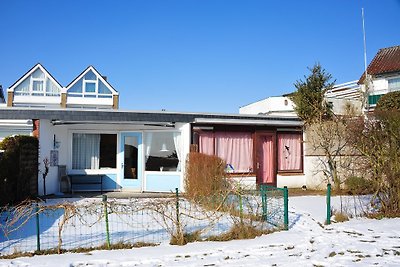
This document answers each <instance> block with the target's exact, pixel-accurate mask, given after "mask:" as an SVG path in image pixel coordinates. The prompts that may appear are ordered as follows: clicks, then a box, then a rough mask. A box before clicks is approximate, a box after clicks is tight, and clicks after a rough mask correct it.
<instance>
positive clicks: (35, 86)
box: [32, 80, 44, 92]
mask: <svg viewBox="0 0 400 267" xmlns="http://www.w3.org/2000/svg"><path fill="white" fill-rule="evenodd" d="M32 91H33V92H43V91H44V81H43V80H33V81H32Z"/></svg>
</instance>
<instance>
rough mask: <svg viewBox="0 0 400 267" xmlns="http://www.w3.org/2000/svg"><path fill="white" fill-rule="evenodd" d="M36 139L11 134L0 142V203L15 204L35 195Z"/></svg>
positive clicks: (36, 178)
mask: <svg viewBox="0 0 400 267" xmlns="http://www.w3.org/2000/svg"><path fill="white" fill-rule="evenodd" d="M38 144H39V142H38V139H37V138H36V137H32V136H23V135H17V136H11V137H7V138H5V139H4V140H3V141H2V142H1V143H0V149H1V150H4V152H3V155H2V157H1V158H0V205H1V206H4V205H7V204H15V203H17V202H20V201H22V200H25V199H27V198H32V197H36V196H37V191H38V185H37V183H38Z"/></svg>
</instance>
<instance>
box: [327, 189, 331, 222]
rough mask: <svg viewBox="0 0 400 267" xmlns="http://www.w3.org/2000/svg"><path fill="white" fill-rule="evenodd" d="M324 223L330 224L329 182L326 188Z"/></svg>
mask: <svg viewBox="0 0 400 267" xmlns="http://www.w3.org/2000/svg"><path fill="white" fill-rule="evenodd" d="M326 224H331V184H328V185H327V188H326Z"/></svg>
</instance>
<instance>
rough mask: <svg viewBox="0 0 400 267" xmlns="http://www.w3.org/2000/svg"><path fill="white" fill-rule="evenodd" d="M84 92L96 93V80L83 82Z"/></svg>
mask: <svg viewBox="0 0 400 267" xmlns="http://www.w3.org/2000/svg"><path fill="white" fill-rule="evenodd" d="M85 92H86V93H96V82H85Z"/></svg>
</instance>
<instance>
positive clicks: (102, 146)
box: [72, 133, 117, 170]
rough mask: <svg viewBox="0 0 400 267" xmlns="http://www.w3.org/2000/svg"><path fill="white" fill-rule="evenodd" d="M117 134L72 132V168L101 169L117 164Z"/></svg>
mask: <svg viewBox="0 0 400 267" xmlns="http://www.w3.org/2000/svg"><path fill="white" fill-rule="evenodd" d="M116 155H117V135H116V134H87V133H74V134H73V136H72V169H77V170H84V169H92V170H97V169H102V168H116V166H117V160H116Z"/></svg>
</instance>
